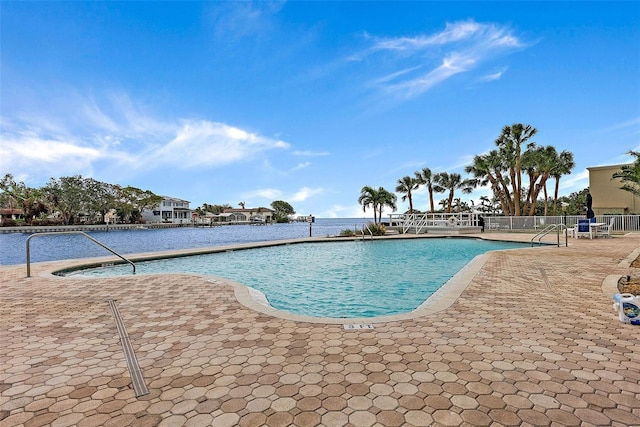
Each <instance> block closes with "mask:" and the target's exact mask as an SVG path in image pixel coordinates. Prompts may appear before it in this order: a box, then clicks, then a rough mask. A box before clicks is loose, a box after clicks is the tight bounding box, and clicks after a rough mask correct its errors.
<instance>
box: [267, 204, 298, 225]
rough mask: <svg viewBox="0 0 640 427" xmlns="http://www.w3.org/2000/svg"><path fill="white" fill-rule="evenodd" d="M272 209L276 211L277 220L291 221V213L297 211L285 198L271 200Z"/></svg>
mask: <svg viewBox="0 0 640 427" xmlns="http://www.w3.org/2000/svg"><path fill="white" fill-rule="evenodd" d="M271 209H273V210H274V211H275V212H274V213H273V219H275V221H276V222H289V215H293V214H295V213H296V211H295V210H294V209H293V206H291V205H290V204H289V203H287V202H285V201H283V200H275V201H273V202H271Z"/></svg>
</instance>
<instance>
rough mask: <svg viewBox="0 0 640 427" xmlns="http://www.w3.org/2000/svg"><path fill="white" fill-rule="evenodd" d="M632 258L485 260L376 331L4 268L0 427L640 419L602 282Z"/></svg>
mask: <svg viewBox="0 0 640 427" xmlns="http://www.w3.org/2000/svg"><path fill="white" fill-rule="evenodd" d="M491 236H492V237H503V238H510V239H514V238H515V239H521V240H527V241H528V240H529V239H530V238H531V236H530V235H518V234H512V235H499V234H491ZM639 253H640V234H629V235H626V236H616V237H614V238H612V239H595V240H588V239H582V240H574V239H571V240H570V241H569V247H567V248H565V247H560V248H557V247H545V248H539V249H534V250H531V249H523V250H514V251H508V252H495V253H492V254H491V255H490V256H488V257H487V260H486V263H485V264H484V265H483V266H482V268H481V269H480V270H479V271H478V272H477V274H476V275H475V276H474V277H473V278H472V279H471V282H470V283H469V285H468V287H467V288H466V290H464V291H463V293H462V294H461V295H460V297H459V298H458V299H457V300H456V301H455V302H454V303H453V304H452V305H451V306H450V307H448V308H446V309H445V310H443V311H440V312H437V313H431V314H425V315H421V316H420V317H417V318H413V319H406V320H395V321H386V322H381V323H374V326H375V329H372V330H367V329H363V330H345V329H344V328H343V326H342V324H327V323H313V322H309V321H299V320H293V319H291V318H279V317H274V316H271V315H269V314H266V313H265V312H261V311H256V310H253V309H250V308H247V307H246V306H245V305H242V304H241V303H239V302H238V300H237V299H236V297H235V295H234V287H232V286H231V285H229V284H227V283H226V282H225V281H224V280H212V279H211V278H206V277H198V276H193V275H184V274H167V275H156V276H142V275H139V276H131V277H125V278H122V277H119V278H111V279H88V278H62V277H50V276H48V275H47V274H44V273H46V272H49V271H52V270H53V269H54V267H55V266H59V265H62V264H65V263H64V262H62V263H58V262H56V263H40V264H34V265H33V266H32V274H33V275H34V277H31V278H28V279H27V278H25V266H24V265H22V266H10V267H0V292H1V296H2V298H1V306H0V307H1V308H0V310H1V318H0V323H1V325H0V362H1V363H0V366H1V368H0V392H1V397H0V426H20V425H24V426H40V425H54V426H69V425H78V426H98V425H100V426H102V425H105V426H109V425H112V426H126V425H138V426H155V425H167V426H169V425H172V426H175V425H187V426H188V425H193V426H208V425H213V426H217V427H218V426H260V425H268V426H289V425H298V426H320V425H324V426H344V425H349V426H428V425H456V426H457V425H474V426H476V425H563V426H570V425H598V426H603V425H611V426H631V425H636V426H640V327H639V326H632V325H624V324H622V323H620V322H619V321H618V318H617V315H616V314H615V313H614V312H613V310H612V300H611V295H610V294H608V292H609V290H608V289H605V290H603V287H602V286H603V282H606V280H605V279H607V278H608V279H610V278H611V277H620V276H622V275H626V274H630V273H631V274H633V270H634V269H632V268H630V267H629V262H630V261H632V260H633V259H635V257H636V256H637V255H638V254H639ZM108 300H115V301H116V303H117V306H118V309H119V312H120V314H121V315H122V318H123V320H124V324H125V325H126V330H127V333H128V336H129V339H130V341H131V343H132V345H133V347H134V349H135V353H136V356H137V359H138V361H139V363H140V368H141V372H142V375H143V377H144V380H145V382H146V385H147V387H148V389H149V394H147V395H145V396H142V397H139V398H136V396H135V393H134V390H133V388H132V385H131V377H130V375H129V371H128V369H127V364H126V361H125V356H124V352H123V348H122V346H121V343H120V339H119V335H118V331H117V328H116V323H115V320H114V315H113V312H112V311H111V309H110V306H109V304H108ZM345 323H349V322H345Z"/></svg>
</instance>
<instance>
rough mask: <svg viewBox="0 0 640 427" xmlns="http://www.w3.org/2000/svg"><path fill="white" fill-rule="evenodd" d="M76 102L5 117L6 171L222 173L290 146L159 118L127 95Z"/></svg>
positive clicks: (208, 124)
mask: <svg viewBox="0 0 640 427" xmlns="http://www.w3.org/2000/svg"><path fill="white" fill-rule="evenodd" d="M70 99H71V100H72V101H69V102H67V103H65V102H62V101H60V104H59V105H58V106H57V107H58V108H54V109H52V110H51V112H50V113H49V114H47V113H46V112H43V111H39V110H37V109H34V112H30V113H29V114H24V113H23V114H16V115H15V117H6V116H5V117H3V118H2V122H0V137H1V139H2V144H1V145H0V157H1V158H2V159H3V161H2V162H1V164H0V168H1V169H2V170H0V172H2V173H9V172H11V173H13V174H16V175H17V174H29V175H31V176H34V175H37V174H41V175H42V174H44V175H45V176H44V177H41V178H47V176H46V175H48V174H50V173H51V172H50V171H53V170H55V171H56V176H63V175H64V174H67V173H70V174H76V173H79V171H90V170H92V169H93V168H94V167H95V166H96V165H97V164H100V163H101V162H102V163H103V164H105V163H106V164H109V167H111V168H116V169H117V168H118V167H120V170H126V171H128V172H131V171H135V170H145V171H149V170H154V169H156V168H161V167H167V166H169V167H172V168H175V169H186V168H193V167H218V166H222V165H227V164H230V163H235V162H242V161H246V160H248V159H252V158H254V157H255V156H257V155H259V154H260V153H264V152H267V151H271V150H283V149H285V150H286V149H288V148H289V144H288V143H287V142H285V141H282V140H280V139H277V138H270V137H267V136H263V135H260V134H257V133H255V132H249V131H246V130H244V129H240V128H238V127H234V126H231V125H228V124H225V123H219V122H214V121H210V120H204V119H199V120H194V119H179V118H170V119H165V120H163V119H158V118H157V117H155V116H154V115H153V114H152V113H149V112H146V111H145V110H144V109H143V108H140V107H139V106H138V105H137V104H136V103H135V102H133V101H132V100H131V99H130V98H129V97H128V96H126V95H123V94H120V95H118V96H107V97H104V98H102V99H100V100H96V98H89V97H85V98H82V97H78V96H75V97H74V96H72V97H70ZM9 167H10V168H11V170H5V169H6V168H9ZM123 168H126V169H123Z"/></svg>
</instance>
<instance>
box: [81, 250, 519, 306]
mask: <svg viewBox="0 0 640 427" xmlns="http://www.w3.org/2000/svg"><path fill="white" fill-rule="evenodd" d="M527 246H528V245H525V244H522V243H515V242H496V241H486V240H480V239H463V238H426V239H393V240H374V241H361V240H360V241H346V242H345V241H342V242H328V243H299V244H286V245H280V246H272V247H266V248H256V249H246V250H234V251H227V252H220V253H212V254H206V255H195V256H188V257H178V258H166V259H160V260H154V261H144V262H138V263H136V267H137V268H136V269H137V272H138V274H154V273H168V272H183V273H196V274H202V275H212V276H218V277H224V278H227V279H230V280H233V281H235V282H239V283H241V284H244V285H246V286H249V287H250V288H254V289H257V290H259V291H260V292H262V293H263V294H264V295H265V296H266V298H267V300H268V302H269V304H270V305H271V306H272V307H274V308H276V309H278V310H283V311H287V312H290V313H294V314H299V315H305V316H313V317H333V318H362V317H378V316H385V315H391V314H400V313H407V312H410V311H412V310H414V309H415V308H416V307H418V306H419V305H420V304H421V303H423V302H424V301H425V300H426V299H427V298H429V296H431V294H433V293H434V292H435V291H436V290H438V289H439V288H440V287H441V286H442V285H443V284H444V283H445V282H446V281H447V280H448V279H449V278H451V277H452V276H453V275H454V274H455V273H457V272H458V271H459V270H460V269H461V268H462V267H464V266H465V265H466V264H467V263H469V261H471V260H472V259H473V258H474V257H475V256H477V255H479V254H482V253H485V252H487V251H491V250H498V249H514V248H524V247H527ZM71 274H74V275H77V274H81V275H83V276H93V277H105V276H114V275H128V274H131V267H130V266H129V265H116V266H113V267H108V268H95V269H89V270H82V271H79V272H74V273H71Z"/></svg>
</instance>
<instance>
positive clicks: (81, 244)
mask: <svg viewBox="0 0 640 427" xmlns="http://www.w3.org/2000/svg"><path fill="white" fill-rule="evenodd" d="M369 221H370V220H369V219H364V218H316V220H315V222H314V223H313V224H311V227H310V226H309V224H308V223H305V222H293V223H289V224H273V225H226V226H217V227H198V228H193V227H182V228H169V229H144V228H141V229H135V230H118V231H113V230H111V231H97V232H88V233H87V234H89V235H90V236H91V237H93V238H94V239H97V240H98V241H100V242H102V243H103V244H105V245H107V246H108V247H110V248H112V249H113V250H115V251H116V252H118V253H121V254H123V255H124V254H132V253H141V252H155V251H167V250H177V249H191V248H205V247H215V246H224V245H230V244H238V243H251V242H265V241H271V240H287V239H299V238H303V237H309V235H310V234H311V236H312V237H326V236H337V235H339V234H340V232H341V231H343V230H346V229H350V230H354V229H356V228H358V229H361V228H362V225H363V224H366V223H367V222H369ZM30 235H31V234H30V233H7V234H0V265H16V264H24V263H26V241H27V238H28V237H29V236H30ZM30 250H31V262H41V261H54V260H63V259H76V258H87V257H100V256H105V255H111V254H110V253H109V252H108V251H107V250H105V249H103V248H101V247H100V246H98V245H96V244H95V243H93V242H91V241H90V240H89V239H87V238H85V237H83V236H81V235H59V236H42V237H38V238H34V239H31V243H30Z"/></svg>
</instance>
